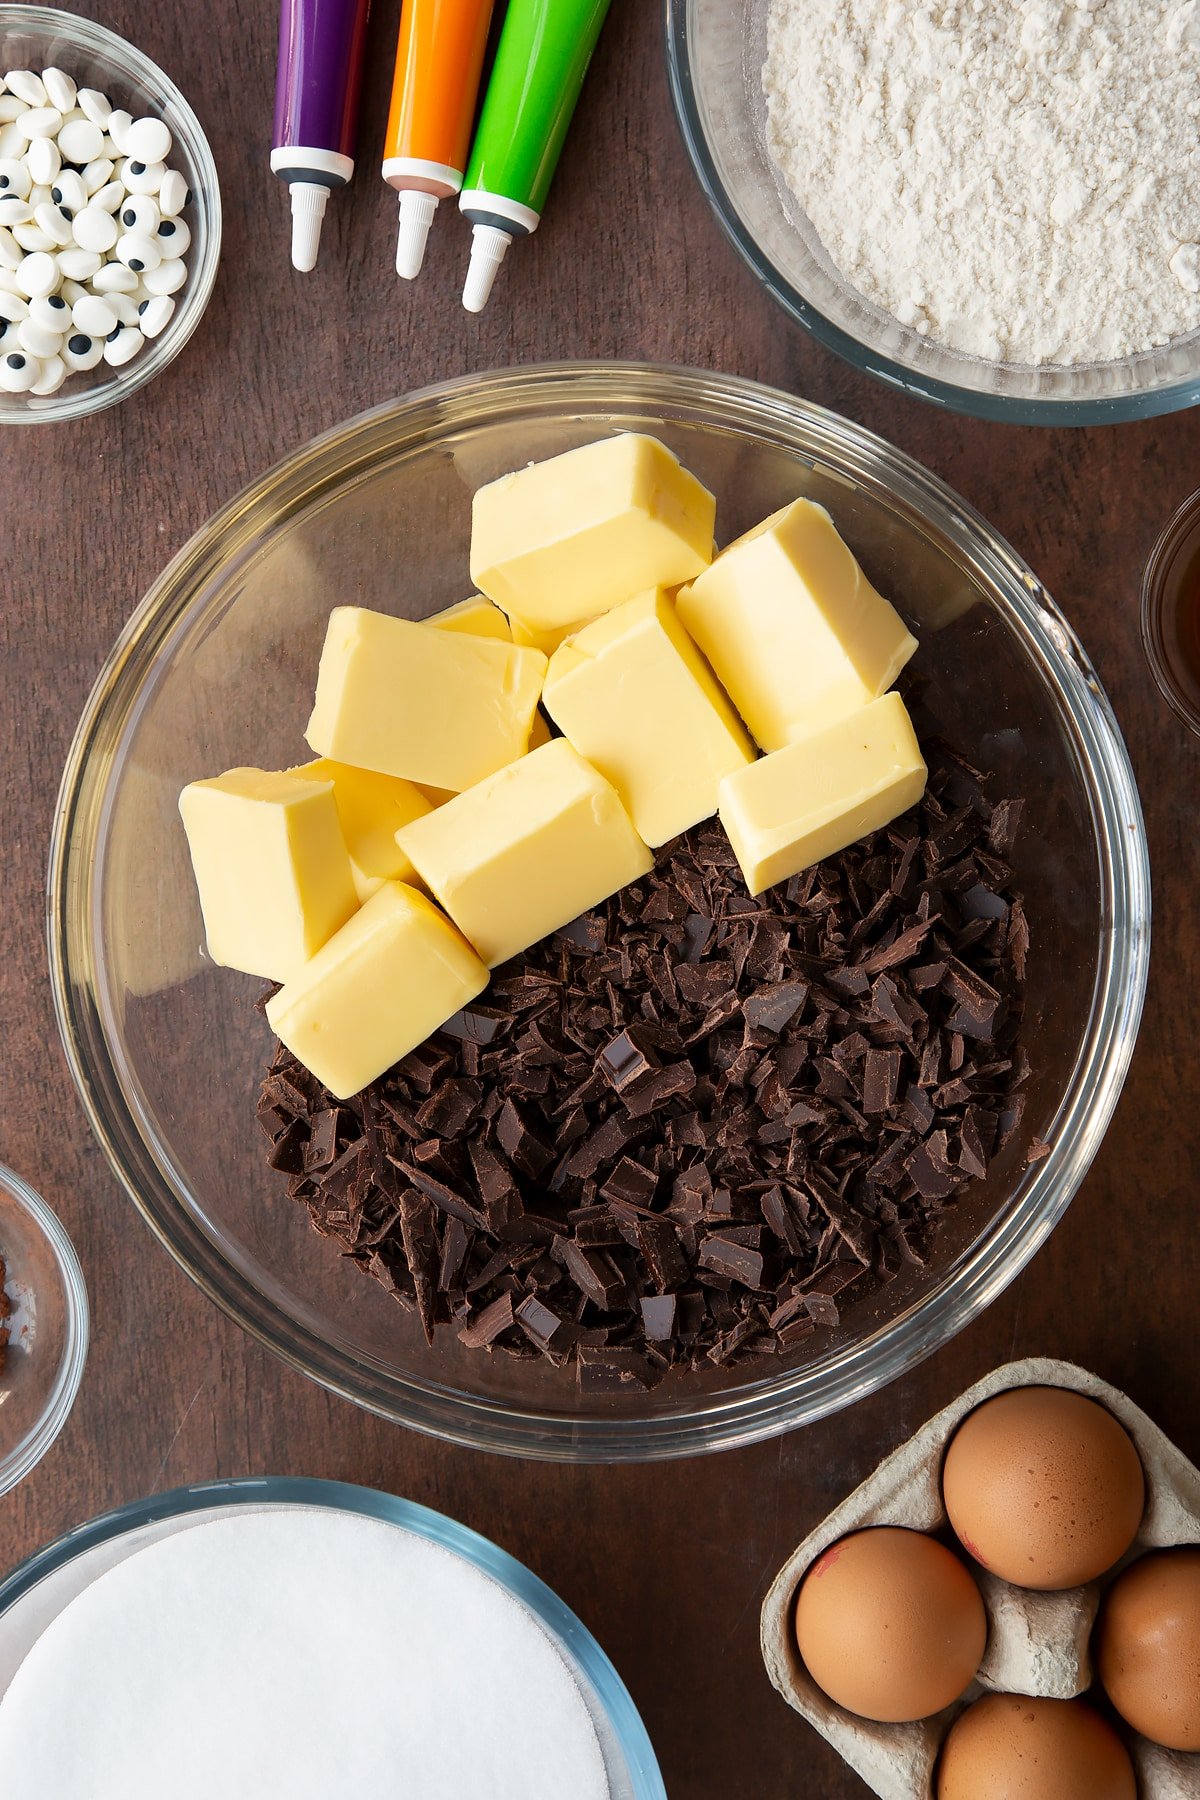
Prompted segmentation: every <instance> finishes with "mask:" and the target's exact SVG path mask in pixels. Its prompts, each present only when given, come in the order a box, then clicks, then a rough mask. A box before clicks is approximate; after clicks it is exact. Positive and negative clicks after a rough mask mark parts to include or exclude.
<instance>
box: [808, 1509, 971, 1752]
mask: <svg viewBox="0 0 1200 1800" xmlns="http://www.w3.org/2000/svg"><path fill="white" fill-rule="evenodd" d="M986 1641H987V1614H986V1613H985V1612H984V1610H983V1601H982V1599H981V1598H980V1595H979V1589H978V1588H977V1587H976V1586H975V1583H974V1581H972V1579H971V1577H970V1575H969V1574H968V1573H967V1571H966V1569H965V1568H964V1567H963V1565H962V1563H960V1562H959V1560H958V1558H957V1557H956V1556H955V1555H954V1554H953V1552H951V1551H949V1550H947V1549H946V1548H945V1546H944V1545H943V1544H939V1543H937V1542H936V1541H935V1540H934V1539H933V1538H930V1537H925V1536H924V1534H923V1533H922V1532H919V1531H902V1530H899V1529H896V1528H893V1527H892V1526H889V1525H881V1526H878V1527H876V1528H875V1529H873V1530H870V1531H856V1532H853V1533H852V1534H851V1536H849V1537H844V1538H842V1539H840V1540H839V1542H838V1543H836V1544H833V1545H832V1546H831V1547H830V1548H829V1549H828V1550H826V1552H825V1553H824V1555H823V1556H820V1557H818V1559H817V1561H816V1562H815V1563H814V1564H813V1565H812V1568H811V1569H810V1570H809V1571H808V1574H807V1575H806V1576H805V1577H804V1580H803V1581H802V1582H801V1584H800V1592H799V1594H798V1595H797V1596H796V1643H797V1645H798V1646H799V1650H800V1655H801V1656H802V1658H803V1659H804V1664H805V1667H806V1668H807V1669H808V1672H809V1674H810V1675H811V1676H812V1678H813V1680H814V1681H815V1682H816V1684H817V1686H818V1687H819V1688H821V1689H822V1690H823V1691H824V1692H825V1693H826V1694H828V1696H829V1698H830V1699H831V1700H833V1701H836V1703H837V1704H838V1705H839V1706H844V1707H845V1708H846V1710H847V1711H848V1712H852V1713H858V1714H859V1715H860V1716H861V1717H862V1718H864V1719H881V1720H885V1721H887V1722H889V1723H899V1722H900V1721H901V1720H906V1719H924V1718H926V1717H927V1716H928V1715H929V1714H930V1713H935V1712H940V1711H941V1709H942V1707H943V1706H949V1704H950V1702H951V1701H952V1700H957V1698H958V1696H959V1695H960V1694H961V1693H962V1691H963V1689H964V1688H965V1687H966V1685H967V1683H968V1682H969V1681H970V1679H971V1677H972V1676H973V1675H974V1673H975V1671H976V1669H977V1668H978V1667H979V1664H980V1662H981V1660H982V1658H983V1648H984V1644H985V1643H986Z"/></svg>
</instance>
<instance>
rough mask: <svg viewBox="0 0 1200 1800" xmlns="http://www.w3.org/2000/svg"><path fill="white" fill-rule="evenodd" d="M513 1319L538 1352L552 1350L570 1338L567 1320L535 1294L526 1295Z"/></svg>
mask: <svg viewBox="0 0 1200 1800" xmlns="http://www.w3.org/2000/svg"><path fill="white" fill-rule="evenodd" d="M513 1317H514V1318H515V1319H516V1321H517V1324H518V1325H519V1326H520V1327H521V1330H522V1331H523V1332H524V1333H525V1336H526V1337H527V1338H528V1339H529V1341H530V1343H531V1344H535V1345H536V1346H537V1348H538V1349H539V1350H553V1349H555V1348H556V1347H559V1346H561V1345H562V1344H564V1343H565V1342H566V1340H568V1339H569V1337H570V1328H569V1325H568V1322H567V1320H566V1319H564V1318H563V1317H562V1315H561V1314H559V1313H556V1312H555V1310H554V1308H553V1307H552V1306H547V1305H546V1303H545V1301H544V1300H539V1299H538V1298H537V1296H536V1295H535V1294H527V1295H526V1297H525V1299H524V1300H522V1302H521V1304H520V1306H518V1307H517V1308H516V1310H515V1312H514V1314H513Z"/></svg>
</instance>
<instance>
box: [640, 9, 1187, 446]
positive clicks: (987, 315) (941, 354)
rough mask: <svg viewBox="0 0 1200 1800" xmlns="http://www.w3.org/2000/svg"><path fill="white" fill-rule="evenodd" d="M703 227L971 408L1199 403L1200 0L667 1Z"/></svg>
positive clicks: (678, 98)
mask: <svg viewBox="0 0 1200 1800" xmlns="http://www.w3.org/2000/svg"><path fill="white" fill-rule="evenodd" d="M666 19H667V51H668V61H669V65H670V74H671V85H672V92H673V97H674V101H675V108H676V112H677V114H678V118H679V122H680V126H681V128H682V131H683V135H684V139H685V142H686V145H687V148H688V151H689V153H690V155H691V158H692V162H693V164H694V166H695V169H696V173H697V174H698V176H699V178H700V181H701V183H702V185H703V187H704V189H705V191H706V193H707V194H708V197H709V199H710V201H711V202H712V204H713V207H714V208H715V210H716V213H717V216H718V219H719V220H720V222H721V224H722V226H723V227H724V229H725V231H726V233H727V235H728V236H729V237H730V239H731V240H732V242H733V243H734V245H735V246H736V247H737V249H738V250H739V251H740V252H741V254H742V255H743V256H744V257H745V259H746V261H747V262H748V263H749V264H750V266H751V268H752V269H753V270H754V272H755V274H756V275H757V276H758V278H759V280H760V281H761V282H762V283H763V285H764V286H765V287H766V288H767V289H768V291H769V292H770V293H771V294H772V295H773V296H774V298H775V299H776V300H777V301H778V302H779V304H780V305H781V306H782V307H783V308H784V310H785V311H786V312H787V313H789V314H790V315H791V317H792V318H793V319H795V320H796V321H797V322H798V323H800V324H802V325H804V326H805V327H806V328H807V329H808V330H809V331H811V332H812V333H813V335H814V336H815V337H817V338H819V339H820V340H821V341H822V342H823V343H825V344H826V345H828V346H829V347H830V348H831V349H833V350H836V351H837V352H838V353H839V354H840V355H842V356H844V357H846V358H847V359H848V360H849V361H850V362H852V363H854V364H855V365H856V366H857V367H859V368H861V369H865V370H867V371H868V372H869V373H870V374H873V375H875V376H877V377H878V378H879V379H881V380H884V381H887V382H888V383H889V384H891V385H893V386H897V387H902V388H904V389H906V390H908V391H909V392H912V393H915V394H918V395H920V396H922V397H923V398H925V399H928V400H932V401H935V402H936V403H938V404H940V405H943V406H949V407H953V408H955V409H957V410H960V411H963V412H968V413H973V414H975V415H976V416H978V417H981V418H996V419H1006V420H1012V421H1017V422H1025V423H1031V424H1032V423H1040V424H1058V425H1067V424H1076V425H1086V424H1091V423H1095V422H1101V421H1113V420H1119V419H1130V418H1139V417H1147V416H1150V415H1153V414H1157V413H1164V412H1171V411H1175V410H1178V409H1179V408H1182V407H1185V406H1191V405H1194V404H1195V403H1196V401H1197V400H1198V399H1200V130H1198V129H1197V126H1198V124H1200V6H1198V5H1197V4H1196V0H1150V3H1149V4H1147V0H1104V3H1103V4H1100V3H1099V0H1009V4H1007V5H993V4H990V0H989V3H987V4H980V0H920V3H919V4H918V0H666Z"/></svg>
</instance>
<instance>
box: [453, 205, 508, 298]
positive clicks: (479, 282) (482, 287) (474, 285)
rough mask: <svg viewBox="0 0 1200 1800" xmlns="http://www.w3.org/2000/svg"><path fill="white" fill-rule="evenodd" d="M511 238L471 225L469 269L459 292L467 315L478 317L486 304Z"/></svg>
mask: <svg viewBox="0 0 1200 1800" xmlns="http://www.w3.org/2000/svg"><path fill="white" fill-rule="evenodd" d="M511 243H512V238H511V237H510V236H509V234H508V232H507V231H501V230H500V227H499V226H498V225H475V226H473V227H472V230H471V266H470V268H469V269H468V270H467V283H466V286H465V287H464V288H463V305H464V306H465V307H466V309H467V311H468V312H472V313H481V312H482V311H483V309H484V307H485V306H486V305H487V303H488V297H489V296H490V294H491V291H492V283H493V282H494V281H495V279H496V270H497V269H498V268H499V267H500V264H501V263H502V262H503V261H504V258H505V257H506V256H507V255H508V246H509V245H510V244H511Z"/></svg>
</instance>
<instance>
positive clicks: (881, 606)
mask: <svg viewBox="0 0 1200 1800" xmlns="http://www.w3.org/2000/svg"><path fill="white" fill-rule="evenodd" d="M678 605H679V616H680V618H681V619H682V620H683V623H684V624H685V625H686V627H687V629H688V631H689V632H690V633H691V635H692V636H693V637H694V638H695V640H696V642H697V643H698V644H699V646H700V648H701V650H703V652H704V654H705V656H707V658H708V660H709V662H710V663H711V664H712V666H713V668H714V670H715V671H716V675H717V679H718V680H719V681H720V682H721V683H722V684H723V686H724V687H725V689H726V690H727V692H728V694H729V697H730V699H731V700H732V701H733V703H734V705H735V706H736V707H737V709H738V711H739V712H740V713H741V715H742V717H743V719H745V721H746V723H747V725H748V726H749V727H750V733H751V736H752V737H754V738H755V739H756V741H757V742H758V743H759V744H761V745H762V747H763V749H764V750H778V749H780V748H781V747H782V746H783V745H784V744H789V743H791V741H792V739H793V738H795V737H798V736H800V735H801V734H802V733H804V732H806V731H810V730H812V729H813V727H814V726H817V725H820V724H823V723H825V722H826V721H828V720H830V719H836V718H840V717H842V716H843V715H844V714H846V713H851V712H854V711H855V710H856V708H858V707H860V706H865V705H866V704H867V703H868V701H870V700H874V699H876V698H877V697H878V696H879V695H880V694H882V693H883V692H884V690H885V689H886V688H889V687H890V686H891V685H892V683H893V681H895V679H896V677H897V675H898V674H899V673H900V671H901V669H902V668H903V667H904V665H905V663H906V662H907V661H908V659H909V657H910V656H911V655H912V653H913V651H914V650H915V649H916V647H917V640H916V639H915V638H914V637H913V635H912V633H911V632H910V631H909V630H908V628H907V626H906V625H905V623H904V621H903V619H902V618H901V617H900V615H899V613H898V612H897V611H896V609H895V607H894V606H892V605H891V603H890V602H889V601H887V600H885V599H884V598H883V596H882V595H881V594H877V593H876V591H875V589H874V588H873V587H872V586H871V584H870V582H869V581H868V580H867V578H866V576H865V575H864V574H863V572H862V570H861V569H860V568H859V566H858V563H857V562H856V561H855V559H854V556H853V555H852V554H851V552H850V549H849V548H848V546H847V545H846V544H845V543H844V542H843V540H842V538H841V537H840V536H839V535H838V532H837V528H836V526H835V525H834V523H833V520H832V519H831V518H830V516H829V514H828V513H827V512H826V511H825V508H824V507H823V506H816V505H814V503H813V502H812V501H811V500H795V501H793V502H792V504H791V505H790V506H785V507H783V508H782V510H781V511H779V512H777V513H775V514H773V515H772V517H771V518H769V519H767V520H765V521H764V523H763V524H762V525H760V526H758V527H757V529H756V530H754V531H751V532H748V533H747V534H746V536H745V537H742V538H738V540H737V541H736V543H733V544H730V546H729V548H728V549H727V550H723V551H722V552H721V554H720V555H719V556H718V557H717V559H716V561H715V562H714V563H713V565H712V567H711V568H709V569H706V570H705V572H704V573H703V575H701V576H700V577H699V578H698V579H697V580H696V581H694V582H693V583H692V584H691V586H690V587H687V588H685V589H684V590H683V592H682V593H681V594H680V595H679V600H678Z"/></svg>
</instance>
